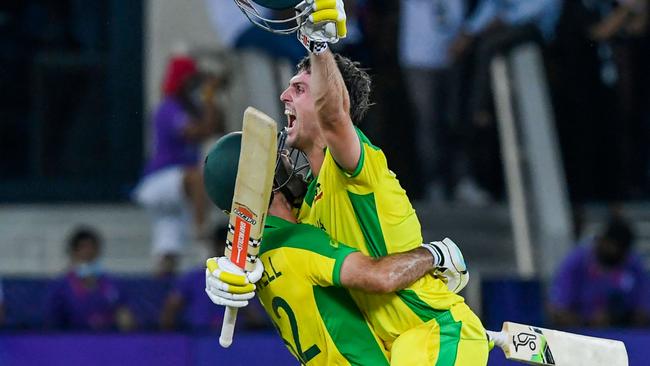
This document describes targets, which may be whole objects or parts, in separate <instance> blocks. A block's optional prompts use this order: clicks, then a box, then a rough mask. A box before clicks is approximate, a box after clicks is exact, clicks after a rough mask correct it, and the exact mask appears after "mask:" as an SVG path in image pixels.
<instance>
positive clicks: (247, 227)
mask: <svg viewBox="0 0 650 366" xmlns="http://www.w3.org/2000/svg"><path fill="white" fill-rule="evenodd" d="M276 155H277V124H276V123H275V121H274V120H273V119H272V118H271V117H269V116H267V115H266V114H264V113H262V112H260V111H258V110H257V109H255V108H253V107H248V108H247V109H246V111H245V112H244V122H243V127H242V142H241V151H240V154H239V164H238V168H237V177H236V179H235V192H234V194H233V199H232V208H231V210H230V221H229V223H228V239H227V241H226V249H225V253H224V255H225V256H226V257H228V258H230V261H231V262H233V263H234V264H235V265H237V266H238V267H239V268H241V269H243V270H246V271H252V270H253V269H254V265H253V263H254V262H255V259H256V258H257V254H258V252H259V250H260V244H261V240H262V232H263V230H264V221H265V220H266V213H267V211H268V208H269V203H270V200H271V191H272V189H273V175H274V173H275V162H276ZM236 320H237V308H226V312H225V313H224V318H223V325H222V327H221V335H220V337H219V343H220V344H221V346H222V347H229V346H230V345H231V344H232V337H233V333H234V331H235V322H236Z"/></svg>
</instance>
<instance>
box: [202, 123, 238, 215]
mask: <svg viewBox="0 0 650 366" xmlns="http://www.w3.org/2000/svg"><path fill="white" fill-rule="evenodd" d="M241 136H242V133H241V131H236V132H231V133H229V134H227V135H225V136H223V137H221V138H220V139H219V140H218V141H217V142H215V144H214V145H213V146H212V147H211V148H210V151H209V152H208V155H207V156H206V157H205V161H204V163H203V185H204V186H205V191H206V192H207V194H208V197H209V198H210V200H211V201H212V202H213V203H214V204H215V205H216V206H217V207H219V209H221V210H222V211H224V212H229V211H230V208H231V206H232V196H233V194H234V193H235V179H236V178H237V168H238V165H239V152H240V151H241Z"/></svg>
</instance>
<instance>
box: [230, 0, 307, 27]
mask: <svg viewBox="0 0 650 366" xmlns="http://www.w3.org/2000/svg"><path fill="white" fill-rule="evenodd" d="M234 1H235V4H236V5H237V6H238V7H239V9H240V10H241V11H242V12H243V13H244V15H245V16H246V17H247V18H248V20H250V21H251V23H253V24H255V25H256V26H258V27H260V28H262V29H264V30H267V31H269V32H272V33H277V34H291V33H293V32H295V31H297V30H298V29H299V28H300V27H301V26H302V25H303V24H304V23H305V22H306V21H307V17H308V16H309V14H310V13H311V10H312V8H313V6H312V5H309V4H307V3H306V2H305V1H300V0H234ZM256 5H257V6H256ZM292 8H293V9H295V15H293V16H288V17H285V18H278V19H274V18H273V17H271V16H269V15H268V14H269V13H271V11H270V10H287V9H292Z"/></svg>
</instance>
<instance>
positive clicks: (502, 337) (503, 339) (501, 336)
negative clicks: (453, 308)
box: [222, 330, 508, 349]
mask: <svg viewBox="0 0 650 366" xmlns="http://www.w3.org/2000/svg"><path fill="white" fill-rule="evenodd" d="M486 332H487V334H488V336H489V337H490V340H492V341H493V342H494V344H496V345H497V346H499V347H500V348H504V349H505V348H508V338H507V336H506V334H505V333H504V332H493V331H491V330H486ZM222 334H223V333H222Z"/></svg>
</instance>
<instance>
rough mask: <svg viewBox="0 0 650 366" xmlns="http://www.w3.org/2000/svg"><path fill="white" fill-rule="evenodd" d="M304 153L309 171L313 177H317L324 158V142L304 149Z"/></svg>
mask: <svg viewBox="0 0 650 366" xmlns="http://www.w3.org/2000/svg"><path fill="white" fill-rule="evenodd" d="M304 153H305V155H307V160H309V168H310V169H311V173H312V174H313V175H314V177H317V176H318V173H320V168H321V166H323V161H324V160H325V144H322V145H320V144H315V145H314V146H313V147H312V148H311V149H309V151H305V152H304Z"/></svg>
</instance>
